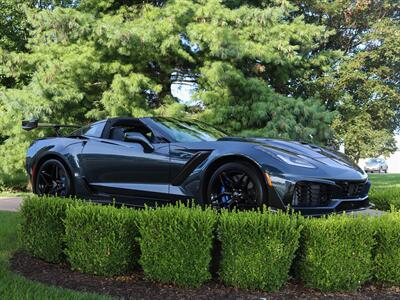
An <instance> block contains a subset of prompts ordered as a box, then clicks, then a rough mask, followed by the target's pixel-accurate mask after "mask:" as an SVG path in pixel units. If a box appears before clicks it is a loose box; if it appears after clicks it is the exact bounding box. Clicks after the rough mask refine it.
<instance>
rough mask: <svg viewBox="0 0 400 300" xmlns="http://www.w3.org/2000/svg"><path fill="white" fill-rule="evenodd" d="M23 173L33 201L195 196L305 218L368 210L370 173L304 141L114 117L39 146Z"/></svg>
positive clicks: (133, 201)
mask: <svg viewBox="0 0 400 300" xmlns="http://www.w3.org/2000/svg"><path fill="white" fill-rule="evenodd" d="M39 126H40V125H39ZM52 126H53V127H54V128H55V129H56V130H57V131H58V129H59V128H60V127H61V126H60V125H52ZM23 127H24V128H25V129H26V130H31V129H33V128H36V127H38V123H37V121H30V122H23ZM26 169H27V171H28V174H29V175H30V179H31V181H32V186H33V191H34V192H35V193H37V194H41V195H42V194H50V195H60V196H68V195H76V196H78V197H81V198H90V199H92V200H94V201H99V202H112V201H115V202H116V203H123V204H125V205H132V206H143V205H145V204H147V205H156V204H158V205H160V204H165V203H168V202H174V201H177V200H183V201H185V200H187V199H195V200H196V201H197V202H198V203H200V204H209V205H212V206H214V207H216V208H232V207H237V208H240V209H242V208H253V207H257V206H260V205H263V204H266V205H267V206H269V207H271V208H272V209H286V208H288V207H292V208H293V209H294V210H298V211H301V212H302V213H303V214H305V215H321V214H326V213H332V212H338V211H344V210H346V211H348V210H360V209H364V208H368V207H369V202H368V191H369V188H370V182H369V181H368V178H367V175H366V174H365V173H364V171H363V170H361V169H360V168H359V167H358V166H357V165H355V164H353V163H352V162H351V161H349V160H348V159H347V158H346V157H345V156H344V155H342V154H340V153H337V152H335V151H332V150H328V149H326V148H323V147H319V146H315V145H311V144H306V143H301V142H293V141H285V140H276V139H267V138H239V137H229V136H227V135H226V134H225V133H224V132H222V131H220V130H218V129H216V128H214V127H212V126H210V125H207V124H204V123H201V122H195V121H185V120H177V119H173V118H161V117H154V118H153V117H149V118H110V119H107V120H103V121H99V122H96V123H93V124H90V125H88V126H85V127H82V128H79V129H78V130H76V131H75V132H73V133H72V134H70V135H68V136H57V137H49V138H45V139H39V140H36V141H35V142H33V143H32V144H31V146H30V147H29V149H28V153H27V157H26Z"/></svg>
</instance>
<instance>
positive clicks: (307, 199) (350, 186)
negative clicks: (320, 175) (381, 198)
mask: <svg viewBox="0 0 400 300" xmlns="http://www.w3.org/2000/svg"><path fill="white" fill-rule="evenodd" d="M368 188H369V184H368V183H367V182H348V181H338V182H336V184H335V185H333V184H324V183H318V182H308V181H303V182H298V183H296V186H295V188H294V193H293V200H292V205H293V206H326V205H328V204H329V202H330V201H331V200H332V199H354V198H360V197H363V196H366V195H367V194H368Z"/></svg>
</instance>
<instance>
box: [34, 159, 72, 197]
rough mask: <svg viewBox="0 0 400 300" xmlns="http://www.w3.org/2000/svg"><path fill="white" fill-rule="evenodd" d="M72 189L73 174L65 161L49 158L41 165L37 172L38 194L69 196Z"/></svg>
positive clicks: (36, 186)
mask: <svg viewBox="0 0 400 300" xmlns="http://www.w3.org/2000/svg"><path fill="white" fill-rule="evenodd" d="M72 191H73V189H72V181H71V176H70V174H69V172H68V170H67V169H66V168H65V166H64V164H63V163H61V162H60V161H59V160H57V159H49V160H46V161H45V162H44V163H42V164H41V165H40V167H39V170H38V172H37V173H36V182H35V193H36V194H38V195H50V196H61V197H68V196H70V195H72Z"/></svg>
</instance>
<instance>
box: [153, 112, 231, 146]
mask: <svg viewBox="0 0 400 300" xmlns="http://www.w3.org/2000/svg"><path fill="white" fill-rule="evenodd" d="M154 120H155V121H156V122H157V123H158V124H159V126H161V128H162V129H163V130H164V131H165V132H166V133H167V134H168V135H170V136H171V137H172V138H173V139H174V140H175V141H177V142H202V141H216V140H218V139H219V138H222V137H225V136H227V135H226V133H224V132H222V131H221V130H219V129H217V128H215V127H212V126H210V125H208V124H205V123H202V122H194V121H186V120H184V121H181V120H177V119H172V118H168V119H167V118H154Z"/></svg>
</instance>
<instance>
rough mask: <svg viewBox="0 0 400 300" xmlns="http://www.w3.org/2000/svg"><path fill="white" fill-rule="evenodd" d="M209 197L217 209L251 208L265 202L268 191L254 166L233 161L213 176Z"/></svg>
mask: <svg viewBox="0 0 400 300" xmlns="http://www.w3.org/2000/svg"><path fill="white" fill-rule="evenodd" d="M207 198H208V203H209V204H211V206H212V207H214V208H217V209H220V208H227V209H232V208H238V209H246V208H247V209H251V208H256V207H260V206H261V205H262V204H263V203H265V201H264V200H265V199H266V198H267V191H266V188H265V184H264V183H263V178H262V176H261V175H260V174H259V172H258V171H257V170H256V168H255V167H254V166H252V165H251V164H249V163H245V162H231V163H227V164H224V165H222V166H221V167H219V168H218V169H217V170H216V171H215V172H214V174H213V175H212V176H211V178H210V181H209V184H208V188H207Z"/></svg>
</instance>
